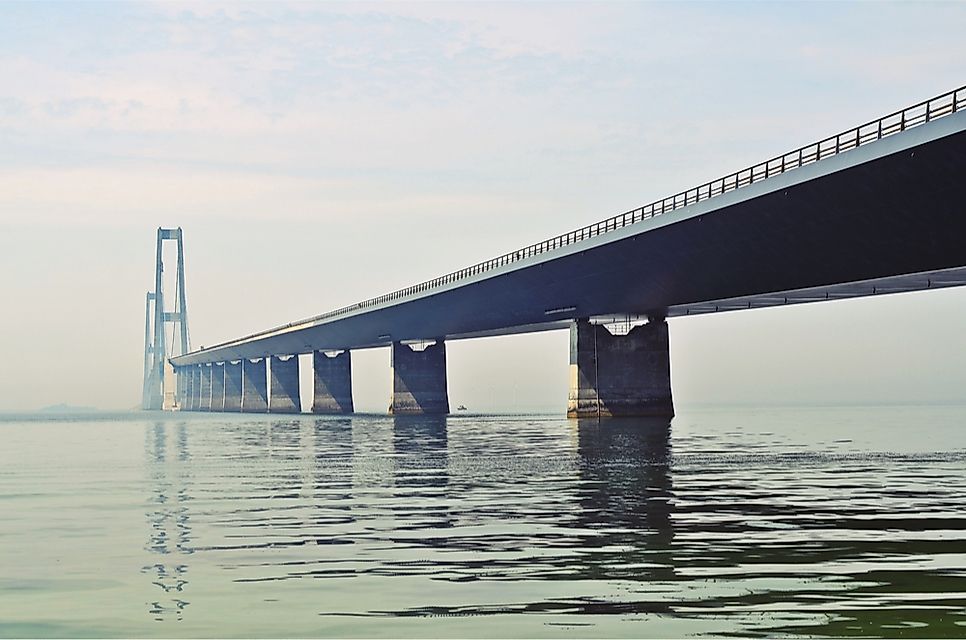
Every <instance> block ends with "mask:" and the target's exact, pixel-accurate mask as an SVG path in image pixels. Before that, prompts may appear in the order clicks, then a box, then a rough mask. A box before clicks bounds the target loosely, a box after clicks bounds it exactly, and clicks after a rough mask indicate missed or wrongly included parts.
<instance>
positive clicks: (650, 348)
mask: <svg viewBox="0 0 966 640" xmlns="http://www.w3.org/2000/svg"><path fill="white" fill-rule="evenodd" d="M673 415H674V405H673V403H672V402H671V358H670V353H669V350H668V329H667V322H666V321H665V320H664V318H661V317H655V318H652V319H650V320H649V321H648V323H647V324H644V325H641V326H638V327H634V328H633V329H631V330H630V332H629V333H628V334H627V335H624V336H615V335H611V333H610V332H609V331H608V330H607V328H606V327H604V326H603V325H593V324H590V322H588V321H587V320H585V319H581V320H577V321H575V322H574V323H573V324H572V325H570V397H569V399H568V403H567V416H568V417H570V418H595V417H613V416H673Z"/></svg>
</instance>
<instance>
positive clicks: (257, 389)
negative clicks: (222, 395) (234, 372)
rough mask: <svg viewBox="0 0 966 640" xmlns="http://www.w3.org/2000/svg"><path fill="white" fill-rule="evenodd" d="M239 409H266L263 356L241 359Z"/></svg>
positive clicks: (266, 391)
mask: <svg viewBox="0 0 966 640" xmlns="http://www.w3.org/2000/svg"><path fill="white" fill-rule="evenodd" d="M241 410H242V411H247V412H250V413H265V412H266V411H268V384H267V378H266V371H265V359H264V358H259V359H258V360H249V359H248V358H245V359H244V360H242V405H241Z"/></svg>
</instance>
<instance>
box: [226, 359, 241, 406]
mask: <svg viewBox="0 0 966 640" xmlns="http://www.w3.org/2000/svg"><path fill="white" fill-rule="evenodd" d="M241 408H242V361H241V360H235V361H234V362H231V361H229V362H226V363H225V405H224V410H225V411H241Z"/></svg>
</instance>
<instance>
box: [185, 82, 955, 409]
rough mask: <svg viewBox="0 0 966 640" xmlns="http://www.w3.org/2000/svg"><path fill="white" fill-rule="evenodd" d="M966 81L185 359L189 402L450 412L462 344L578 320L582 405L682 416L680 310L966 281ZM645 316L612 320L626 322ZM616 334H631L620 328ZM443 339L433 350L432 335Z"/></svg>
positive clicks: (577, 380)
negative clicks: (451, 379)
mask: <svg viewBox="0 0 966 640" xmlns="http://www.w3.org/2000/svg"><path fill="white" fill-rule="evenodd" d="M964 107H966V87H961V88H959V89H957V90H954V91H950V92H948V93H945V94H943V95H941V96H938V97H936V98H933V99H930V100H927V101H925V102H921V103H919V104H916V105H914V106H912V107H909V108H906V109H903V110H901V111H897V112H895V113H892V114H889V115H888V116H885V117H882V118H879V119H877V120H873V121H871V122H868V123H866V124H864V125H861V126H858V127H854V128H852V129H849V130H848V131H845V132H843V133H840V134H837V135H834V136H830V137H828V138H826V139H824V140H822V141H819V142H816V143H813V144H810V145H807V146H804V147H801V148H799V149H795V150H794V151H792V152H789V153H786V154H783V155H781V156H778V157H776V158H772V159H770V160H768V161H765V162H762V163H760V164H757V165H755V166H753V167H749V168H747V169H743V170H741V171H737V172H735V173H732V174H730V175H728V176H725V177H723V178H719V179H717V180H713V181H711V182H708V183H705V184H703V185H701V186H698V187H695V188H693V189H689V190H687V191H685V192H683V193H679V194H676V195H674V196H670V197H668V198H665V199H663V200H659V201H657V202H653V203H651V204H648V205H646V206H644V207H640V208H638V209H634V210H632V211H628V212H626V213H623V214H620V215H617V216H613V217H611V218H608V219H606V220H602V221H600V222H597V223H595V224H592V225H589V226H586V227H583V228H581V229H577V230H574V231H571V232H569V233H565V234H562V235H559V236H556V237H554V238H550V239H548V240H545V241H543V242H540V243H537V244H534V245H530V246H528V247H525V248H523V249H520V250H518V251H514V252H511V253H507V254H504V255H502V256H499V257H497V258H493V259H491V260H488V261H486V262H483V263H480V264H476V265H473V266H470V267H467V268H465V269H461V270H460V271H456V272H454V273H451V274H448V275H445V276H441V277H439V278H435V279H433V280H430V281H427V282H423V283H420V284H417V285H413V286H411V287H408V288H406V289H402V290H399V291H394V292H392V293H389V294H386V295H383V296H379V297H377V298H372V299H370V300H365V301H363V302H360V303H357V304H354V305H350V306H348V307H344V308H342V309H338V310H335V311H331V312H328V313H324V314H321V315H319V316H315V317H313V318H308V319H305V320H300V321H298V322H292V323H289V324H286V325H283V326H280V327H275V328H272V329H269V330H266V331H262V332H259V333H255V334H252V335H248V336H244V337H241V338H238V339H235V340H230V341H227V342H223V343H221V344H217V345H214V346H210V347H207V348H204V349H199V350H196V351H192V352H190V353H186V354H184V355H181V356H178V357H174V358H171V360H170V362H171V364H172V365H173V366H174V369H175V371H176V372H177V374H178V375H177V389H176V397H177V399H178V404H179V406H180V408H181V409H182V410H201V411H208V410H211V411H222V410H224V411H279V412H292V411H299V410H300V404H299V375H298V362H299V359H298V358H297V357H293V356H297V355H298V354H305V353H313V354H314V355H313V369H314V381H315V383H314V387H315V388H314V392H315V400H314V402H313V411H314V412H317V413H342V412H351V411H352V383H351V351H352V350H354V349H366V348H372V347H385V346H388V347H391V348H392V367H393V377H392V379H393V388H392V398H391V400H390V411H391V412H393V413H447V412H448V411H449V402H448V396H447V390H446V350H445V345H446V341H447V340H457V339H463V338H473V337H482V336H495V335H506V334H514V333H526V332H534V331H545V330H552V329H565V328H569V329H570V332H571V345H570V351H571V359H570V363H571V390H570V397H569V403H568V415H570V416H575V417H581V416H611V415H672V414H673V404H672V399H671V387H670V361H669V360H670V358H669V351H668V345H669V338H668V325H667V318H673V317H676V316H684V315H692V314H700V313H714V312H722V311H732V310H739V309H756V308H761V307H770V306H776V305H787V304H798V303H805V302H816V301H825V300H838V299H843V298H851V297H858V296H869V295H881V294H888V293H896V292H903V291H916V290H923V289H933V288H942V287H951V286H959V285H964V284H966V242H964V238H966V108H964ZM620 323H623V324H624V326H625V327H632V328H630V330H629V331H627V332H626V333H624V332H613V331H611V330H609V329H608V328H607V326H608V325H609V324H620ZM615 333H616V335H615ZM427 345H428V346H427Z"/></svg>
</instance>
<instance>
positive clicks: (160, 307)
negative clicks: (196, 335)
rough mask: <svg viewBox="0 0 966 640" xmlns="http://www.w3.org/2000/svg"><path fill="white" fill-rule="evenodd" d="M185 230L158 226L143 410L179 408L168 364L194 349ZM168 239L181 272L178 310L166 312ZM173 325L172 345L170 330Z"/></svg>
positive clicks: (176, 299)
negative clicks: (165, 254) (187, 296)
mask: <svg viewBox="0 0 966 640" xmlns="http://www.w3.org/2000/svg"><path fill="white" fill-rule="evenodd" d="M182 235H183V234H182V231H181V227H178V228H177V229H163V228H161V227H158V241H157V260H156V261H155V273H154V291H153V292H150V291H149V292H148V294H147V298H146V299H145V302H144V306H145V309H144V391H143V395H142V399H141V407H142V408H143V409H165V410H170V409H173V408H174V406H175V405H176V402H177V400H176V393H175V387H176V384H175V377H174V376H175V372H174V369H173V367H172V366H171V364H170V363H169V362H168V356H169V354H170V355H183V354H185V353H187V352H188V351H189V350H190V345H189V342H188V312H187V308H186V306H185V293H184V243H183V242H182ZM165 240H175V241H177V246H178V273H177V276H176V279H175V294H174V308H173V310H171V311H166V310H165V304H164V303H165V299H164V297H165V296H164V287H163V281H164V278H163V275H164V258H163V251H162V249H163V247H164V241H165ZM168 326H171V341H170V345H169V344H168V340H167V335H166V329H167V327H168Z"/></svg>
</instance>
